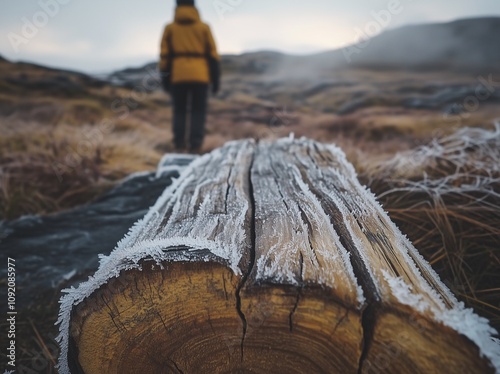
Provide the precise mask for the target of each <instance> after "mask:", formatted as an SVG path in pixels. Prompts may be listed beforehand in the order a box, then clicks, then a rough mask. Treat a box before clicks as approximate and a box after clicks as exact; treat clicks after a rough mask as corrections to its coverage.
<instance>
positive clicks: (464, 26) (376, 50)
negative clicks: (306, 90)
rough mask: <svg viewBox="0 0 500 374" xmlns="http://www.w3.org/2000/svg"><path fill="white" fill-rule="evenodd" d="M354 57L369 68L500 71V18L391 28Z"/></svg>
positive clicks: (332, 55) (356, 63) (339, 56)
mask: <svg viewBox="0 0 500 374" xmlns="http://www.w3.org/2000/svg"><path fill="white" fill-rule="evenodd" d="M354 47H355V48H356V46H354ZM344 52H346V51H343V50H337V51H333V52H327V53H324V54H322V55H320V56H321V57H324V58H332V59H334V60H338V61H341V62H342V59H343V60H344V61H345V56H344V54H345V53H344ZM316 57H319V56H316ZM351 58H352V65H353V66H356V67H366V68H383V69H413V70H442V69H451V70H456V71H471V72H478V73H479V72H494V71H500V64H499V62H500V18H499V17H492V18H474V19H465V20H459V21H454V22H449V23H440V24H425V25H413V26H405V27H401V28H398V29H394V30H388V31H386V32H383V33H381V34H379V35H377V36H375V37H374V38H372V39H371V40H370V42H369V43H368V45H367V46H366V47H365V48H360V49H359V53H353V54H351Z"/></svg>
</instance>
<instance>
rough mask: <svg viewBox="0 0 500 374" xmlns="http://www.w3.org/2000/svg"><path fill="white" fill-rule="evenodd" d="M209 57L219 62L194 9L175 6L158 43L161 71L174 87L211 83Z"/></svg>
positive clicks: (205, 29) (209, 32) (206, 30)
mask: <svg viewBox="0 0 500 374" xmlns="http://www.w3.org/2000/svg"><path fill="white" fill-rule="evenodd" d="M210 58H211V59H212V60H215V61H216V63H218V62H219V61H220V57H219V55H218V53H217V49H216V46H215V41H214V39H213V36H212V32H211V31H210V27H209V26H208V25H207V24H205V23H203V22H201V20H200V15H199V13H198V10H197V9H196V8H195V7H194V6H179V7H177V8H176V11H175V20H174V22H173V23H171V24H169V25H167V26H166V27H165V31H164V33H163V37H162V40H161V59H160V71H162V72H169V73H171V77H170V80H171V83H173V84H175V83H210V81H211V74H210V62H209V61H210ZM213 79H214V77H212V80H213ZM216 79H218V78H216Z"/></svg>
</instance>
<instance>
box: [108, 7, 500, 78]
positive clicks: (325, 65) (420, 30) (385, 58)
mask: <svg viewBox="0 0 500 374" xmlns="http://www.w3.org/2000/svg"><path fill="white" fill-rule="evenodd" d="M366 44H367V45H365V46H364V47H361V46H360V45H352V46H350V47H348V48H345V49H337V50H333V51H328V52H323V53H319V54H314V55H307V56H291V55H286V54H283V53H279V52H273V51H259V52H252V53H244V54H241V55H225V56H222V70H223V72H225V73H237V74H266V73H267V74H270V75H272V77H274V78H276V79H279V78H280V77H281V78H282V79H293V78H294V77H298V78H308V77H309V76H311V77H315V78H317V77H318V74H321V72H325V73H330V72H331V71H332V70H334V69H345V68H350V67H352V68H366V69H376V70H380V69H383V70H425V71H439V70H447V71H456V72H464V73H474V74H489V73H495V72H500V63H499V61H500V17H490V18H473V19H464V20H458V21H453V22H449V23H436V24H422V25H412V26H404V27H400V28H397V29H392V30H387V31H384V32H382V33H380V34H379V35H377V36H375V37H373V38H372V39H370V41H369V42H368V43H366ZM352 50H357V51H358V52H359V53H349V51H352ZM346 54H347V55H349V56H350V59H351V60H350V61H348V59H347V58H346ZM156 65H157V63H156V62H155V63H150V64H147V65H145V66H143V67H140V68H131V69H125V70H121V71H118V72H115V73H113V74H111V75H110V76H109V79H110V80H111V81H112V82H113V83H115V84H122V85H129V86H133V85H134V84H136V83H137V82H139V81H140V79H142V77H143V76H144V73H145V71H146V69H156Z"/></svg>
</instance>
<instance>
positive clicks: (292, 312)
mask: <svg viewBox="0 0 500 374" xmlns="http://www.w3.org/2000/svg"><path fill="white" fill-rule="evenodd" d="M59 324H60V331H61V334H60V336H59V338H58V339H59V341H60V344H61V351H62V352H61V356H60V360H59V370H60V372H61V373H62V374H65V373H69V372H71V373H73V374H75V373H87V374H92V373H120V374H121V373H199V372H210V373H212V372H213V373H235V372H249V373H269V372H272V373H304V372H311V373H380V372H384V373H401V372H404V373H423V372H425V373H427V372H440V373H446V372H449V373H456V372H467V373H488V372H495V371H497V372H499V371H500V348H499V346H498V345H497V344H496V343H495V342H494V341H493V339H492V336H493V335H495V334H496V332H495V331H494V330H493V329H492V328H491V327H490V326H489V324H488V322H487V321H486V320H485V319H482V318H480V317H478V316H477V315H475V314H474V313H473V312H472V311H470V310H467V309H464V308H463V305H462V304H461V303H459V302H458V301H457V300H456V298H455V297H454V296H453V295H452V293H451V292H450V290H449V289H448V288H447V287H446V286H445V285H444V284H443V283H442V282H441V281H440V279H439V277H438V276H437V274H436V273H435V272H434V271H433V270H432V268H431V267H430V266H429V264H428V263H427V262H426V261H425V260H424V259H423V258H422V257H421V256H420V254H419V253H418V252H417V250H416V249H415V248H414V247H413V246H412V244H411V243H410V242H409V241H408V240H407V239H406V238H405V237H404V236H403V235H402V234H401V232H400V231H399V230H398V229H397V227H396V226H395V225H394V224H393V223H392V222H391V220H390V218H389V217H388V216H387V214H386V213H385V212H384V211H383V209H382V207H381V206H380V205H379V204H378V203H377V201H376V200H375V197H374V196H373V195H372V194H371V193H370V192H368V191H367V190H366V189H365V188H364V187H363V186H361V185H360V184H359V182H358V180H357V178H356V174H355V171H354V168H353V167H352V165H351V164H349V163H348V162H347V160H346V158H345V156H344V154H343V153H342V152H341V150H340V149H338V148H336V147H334V146H330V145H323V144H320V143H316V142H313V141H310V140H307V139H300V140H294V139H291V138H289V139H282V140H279V141H277V142H274V143H261V144H255V143H254V142H253V141H240V142H232V143H229V144H227V145H226V146H225V147H223V148H221V149H218V150H216V151H214V152H212V153H211V154H208V155H205V156H203V157H200V158H198V159H196V160H195V161H193V162H192V163H191V164H190V166H189V167H188V168H187V169H186V170H185V171H184V172H183V173H182V175H181V177H180V178H179V179H178V180H177V181H176V182H175V183H174V184H173V185H172V186H170V187H169V188H168V189H167V190H166V191H165V193H164V194H163V196H162V197H161V198H160V199H159V200H158V202H157V203H156V205H155V206H154V207H153V208H152V209H151V210H150V211H149V212H148V214H147V215H146V217H145V218H144V219H143V220H142V221H141V222H139V223H138V224H137V225H136V226H135V227H134V228H132V230H131V231H130V233H129V234H128V235H127V236H126V238H124V240H122V241H121V242H120V243H119V244H118V246H117V248H116V249H115V251H113V253H112V254H111V255H110V256H108V257H104V258H103V259H102V260H101V265H100V267H99V270H98V271H97V272H96V274H95V275H94V277H92V278H91V279H89V281H88V282H85V283H83V284H81V285H80V286H79V288H77V289H71V290H68V293H67V294H66V295H65V296H63V298H62V299H61V311H60V319H59Z"/></svg>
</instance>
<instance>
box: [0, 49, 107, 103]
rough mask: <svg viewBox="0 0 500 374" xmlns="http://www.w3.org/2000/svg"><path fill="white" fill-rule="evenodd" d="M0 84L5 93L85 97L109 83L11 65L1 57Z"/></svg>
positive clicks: (24, 64) (71, 73) (67, 72)
mask: <svg viewBox="0 0 500 374" xmlns="http://www.w3.org/2000/svg"><path fill="white" fill-rule="evenodd" d="M0 82H1V83H2V85H1V86H2V91H3V92H4V93H17V94H26V93H29V94H35V93H38V94H40V95H55V96H64V97H76V96H84V95H87V94H88V90H89V89H91V88H102V87H104V86H105V85H107V84H108V83H107V82H106V81H103V80H99V79H95V78H94V77H91V76H89V75H86V74H83V73H79V72H75V71H70V70H63V69H55V68H49V67H45V66H41V65H37V64H32V63H28V62H10V61H8V60H6V59H4V58H2V57H1V56H0Z"/></svg>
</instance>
